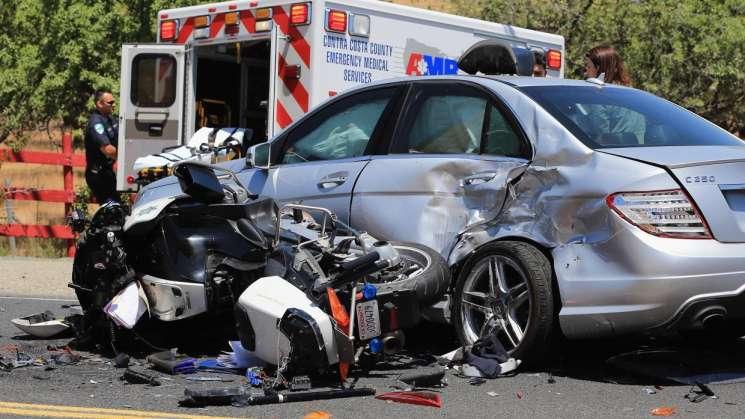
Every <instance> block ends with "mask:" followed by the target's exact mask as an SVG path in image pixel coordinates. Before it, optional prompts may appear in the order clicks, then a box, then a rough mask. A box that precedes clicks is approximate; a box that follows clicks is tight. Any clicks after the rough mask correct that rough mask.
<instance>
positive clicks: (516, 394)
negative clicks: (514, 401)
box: [515, 391, 524, 400]
mask: <svg viewBox="0 0 745 419" xmlns="http://www.w3.org/2000/svg"><path fill="white" fill-rule="evenodd" d="M515 396H517V398H518V399H519V400H522V398H523V396H524V394H523V392H522V391H518V392H517V393H515Z"/></svg>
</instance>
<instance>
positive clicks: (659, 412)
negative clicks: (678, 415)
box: [649, 406, 678, 416]
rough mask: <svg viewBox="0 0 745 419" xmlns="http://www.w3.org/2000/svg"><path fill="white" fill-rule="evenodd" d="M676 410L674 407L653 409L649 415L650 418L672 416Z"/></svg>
mask: <svg viewBox="0 0 745 419" xmlns="http://www.w3.org/2000/svg"><path fill="white" fill-rule="evenodd" d="M677 410H678V409H677V408H676V407H674V406H662V407H655V408H654V409H652V410H651V411H650V412H649V413H650V414H651V415H652V416H673V415H675V412H676V411H677Z"/></svg>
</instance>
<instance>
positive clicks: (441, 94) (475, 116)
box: [350, 80, 531, 257]
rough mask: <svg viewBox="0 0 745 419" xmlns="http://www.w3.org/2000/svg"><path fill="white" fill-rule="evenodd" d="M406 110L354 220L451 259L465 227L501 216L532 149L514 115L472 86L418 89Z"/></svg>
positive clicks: (423, 85)
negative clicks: (512, 183)
mask: <svg viewBox="0 0 745 419" xmlns="http://www.w3.org/2000/svg"><path fill="white" fill-rule="evenodd" d="M404 106H405V108H404V109H406V112H405V115H404V116H403V118H402V120H401V121H400V122H399V124H398V128H397V129H396V134H395V137H394V139H393V141H392V143H391V145H390V152H389V154H387V155H385V156H375V157H374V158H372V159H371V161H370V162H369V163H368V164H367V166H366V167H365V170H364V171H363V172H362V175H361V176H360V178H359V179H358V181H357V185H356V186H355V189H354V195H353V197H352V205H351V210H350V211H351V219H350V221H351V224H352V226H354V227H355V228H358V229H362V230H366V231H369V232H371V233H373V234H374V235H377V236H378V237H382V238H386V239H389V240H403V241H413V242H418V243H422V244H425V245H428V246H430V247H432V248H433V249H435V250H437V251H438V252H440V253H441V254H442V255H443V256H445V257H447V255H448V254H449V253H450V250H451V248H452V246H453V245H454V244H455V242H456V238H457V236H458V234H459V233H461V232H462V231H463V230H464V229H465V228H467V227H468V226H471V225H474V224H476V223H480V222H486V221H490V220H492V219H494V218H495V217H496V216H497V215H498V214H499V213H500V211H501V210H502V206H503V203H504V201H505V198H506V192H507V184H508V182H509V181H510V180H512V179H514V178H515V177H516V176H519V174H521V173H522V172H523V171H524V169H525V167H526V166H527V164H528V162H529V160H530V158H531V148H530V144H529V142H528V141H527V139H526V138H525V136H524V133H523V132H522V130H521V129H520V128H519V126H518V124H517V123H516V120H515V119H514V117H513V116H512V115H511V114H510V113H509V112H508V108H507V107H506V106H504V104H503V103H501V102H500V101H499V100H498V99H497V97H496V96H494V95H493V94H492V93H491V92H489V91H487V90H486V89H485V88H482V87H480V86H478V85H476V84H473V83H470V82H465V81H462V80H451V81H442V80H440V81H419V82H416V83H413V85H412V89H411V91H410V93H409V95H408V98H407V101H406V104H405V105H404Z"/></svg>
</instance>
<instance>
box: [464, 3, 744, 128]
mask: <svg viewBox="0 0 745 419" xmlns="http://www.w3.org/2000/svg"><path fill="white" fill-rule="evenodd" d="M454 1H455V3H456V4H457V8H456V10H458V12H460V13H462V14H467V15H469V16H473V17H477V18H481V19H486V20H491V21H495V22H500V23H507V24H512V25H515V26H521V27H526V28H530V29H536V30H540V31H546V32H552V33H558V34H560V35H562V36H564V38H565V41H566V74H565V75H566V77H577V78H579V77H581V74H582V71H581V69H582V67H583V60H584V54H585V52H586V51H587V50H589V49H590V48H592V47H593V46H596V45H599V44H608V45H613V46H614V47H615V48H616V49H618V50H619V51H620V52H621V54H622V56H623V57H624V60H625V61H626V64H627V66H628V68H629V70H630V72H631V76H632V80H633V82H634V86H635V87H637V88H640V89H644V90H648V91H650V92H652V93H655V94H657V95H659V96H662V97H665V98H666V99H668V100H671V101H673V102H675V103H678V104H680V105H682V106H685V107H687V108H689V109H692V110H694V111H696V112H697V113H698V114H700V115H702V116H703V117H705V118H707V119H709V120H711V121H713V122H715V123H717V124H719V125H720V126H722V127H724V128H726V129H730V130H731V129H734V128H735V127H737V126H738V125H739V126H742V125H745V107H743V106H742V104H743V103H745V72H743V70H742V69H743V68H745V67H743V66H744V65H745V2H743V1H742V0H557V1H554V2H546V1H544V0H477V1H469V0H454Z"/></svg>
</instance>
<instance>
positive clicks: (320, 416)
mask: <svg viewBox="0 0 745 419" xmlns="http://www.w3.org/2000/svg"><path fill="white" fill-rule="evenodd" d="M329 418H331V413H329V412H324V411H323V410H314V411H312V412H308V413H307V414H306V415H305V416H303V419H329Z"/></svg>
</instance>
